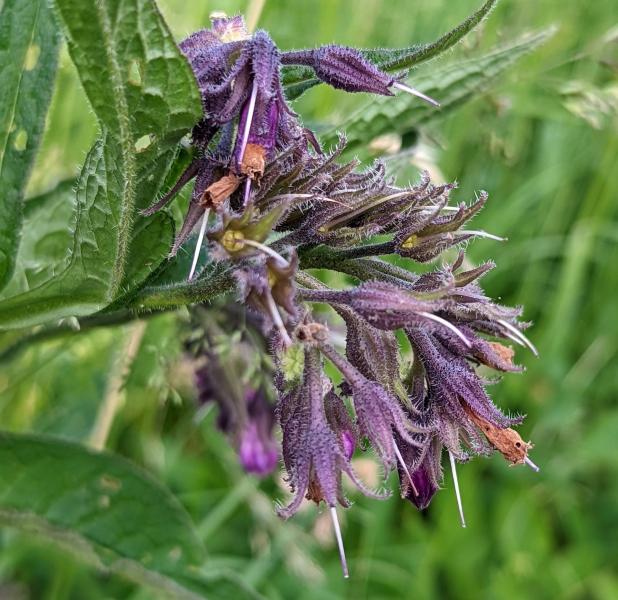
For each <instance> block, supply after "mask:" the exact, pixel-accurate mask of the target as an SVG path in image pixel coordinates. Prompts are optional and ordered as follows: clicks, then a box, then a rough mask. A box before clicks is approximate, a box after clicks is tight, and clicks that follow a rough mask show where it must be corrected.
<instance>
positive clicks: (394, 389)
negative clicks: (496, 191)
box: [147, 17, 534, 564]
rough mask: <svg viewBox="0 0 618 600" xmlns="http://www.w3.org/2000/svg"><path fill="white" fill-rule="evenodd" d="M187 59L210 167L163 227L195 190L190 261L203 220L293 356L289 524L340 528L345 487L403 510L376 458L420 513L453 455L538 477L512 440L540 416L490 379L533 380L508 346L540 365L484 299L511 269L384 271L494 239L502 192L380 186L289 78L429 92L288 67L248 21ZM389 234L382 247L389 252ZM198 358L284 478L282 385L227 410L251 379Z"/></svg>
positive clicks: (245, 458)
mask: <svg viewBox="0 0 618 600" xmlns="http://www.w3.org/2000/svg"><path fill="white" fill-rule="evenodd" d="M180 48H181V50H182V52H183V53H184V54H185V56H186V57H187V59H188V60H189V63H190V65H191V67H192V69H193V71H194V73H195V76H196V79H197V82H198V85H199V88H200V91H201V94H202V103H203V108H204V117H203V119H202V120H201V121H200V122H199V123H198V124H197V125H196V126H195V129H194V131H193V144H194V145H195V146H196V147H197V149H198V152H199V157H198V158H197V159H196V160H195V162H194V163H193V164H192V165H191V166H189V167H188V169H187V170H186V172H185V173H184V174H183V175H182V177H181V179H180V180H179V182H178V184H177V185H176V186H174V188H173V189H172V190H171V191H170V193H169V194H168V195H166V196H165V197H164V198H162V199H161V200H160V201H159V202H157V203H156V204H154V205H153V206H152V207H151V209H149V210H148V211H147V212H148V213H151V212H153V211H155V210H158V209H160V208H162V207H163V206H164V205H165V204H166V203H167V202H168V201H169V200H170V199H171V198H172V197H173V195H174V194H175V193H176V192H177V191H178V190H179V189H180V188H181V187H182V186H183V185H185V184H186V183H188V182H189V181H190V180H192V179H193V178H195V179H196V182H195V186H194V188H193V192H192V194H191V201H190V205H189V210H188V213H187V216H186V219H185V223H184V226H183V227H182V230H181V231H180V234H179V236H178V239H177V240H176V243H175V245H174V248H173V250H172V254H175V253H176V252H177V250H178V249H179V247H180V246H181V245H182V244H183V243H184V242H185V240H186V239H187V238H188V237H189V235H190V234H191V231H192V230H193V228H194V226H195V225H196V224H197V223H198V221H199V220H200V218H202V217H203V218H202V228H201V233H200V236H199V241H198V252H199V251H200V248H201V245H202V239H203V238H205V239H206V240H207V249H208V253H209V256H210V258H211V259H212V260H218V261H223V262H227V263H232V264H234V266H235V267H234V268H235V271H234V272H235V277H236V280H237V284H238V286H237V287H238V299H239V302H240V303H241V304H242V305H243V306H244V307H248V308H249V309H250V310H252V311H255V313H256V314H258V315H259V316H260V319H261V323H262V332H263V335H264V336H266V338H268V339H269V340H270V344H271V350H272V351H273V354H274V358H275V364H276V373H275V374H274V375H273V377H272V381H274V388H275V389H276V393H277V401H276V418H277V420H278V422H279V425H280V427H281V434H282V457H283V463H284V466H285V469H286V472H287V482H288V483H289V485H290V489H291V491H292V492H293V494H294V495H293V499H292V500H291V502H290V503H289V504H288V505H287V506H283V505H282V506H280V507H279V514H280V515H281V516H282V517H285V518H287V517H290V516H291V515H292V514H294V512H295V511H296V510H297V509H298V508H299V506H300V505H301V502H302V501H303V499H304V498H307V499H310V500H313V501H315V502H316V503H320V502H324V503H325V504H326V505H327V506H328V507H329V508H330V509H331V512H332V513H333V516H334V517H336V505H337V504H340V505H341V506H343V507H348V506H349V502H348V500H347V499H346V497H345V495H344V492H343V488H342V473H344V472H345V473H346V474H347V475H348V476H349V477H350V479H351V480H352V481H353V482H354V484H355V485H356V486H357V487H358V488H359V489H360V490H361V491H362V492H363V493H365V494H367V495H368V496H372V497H376V498H383V497H385V495H387V494H383V493H380V492H376V491H374V490H370V489H368V488H367V487H366V486H365V485H364V484H363V483H362V482H361V481H360V480H359V479H358V477H357V475H356V474H355V472H354V468H353V460H352V456H353V454H354V451H355V449H356V448H358V449H359V450H366V449H367V448H368V447H371V448H373V450H374V451H375V453H376V454H377V456H378V458H379V460H380V462H381V464H382V467H383V471H384V478H385V479H386V477H387V476H388V474H389V473H390V472H392V471H394V470H397V471H398V474H399V479H400V485H401V495H402V497H404V498H406V499H408V500H409V501H410V502H411V503H412V504H413V505H414V506H416V507H417V508H419V509H423V508H425V507H427V506H428V505H429V503H430V501H431V498H432V496H433V495H434V494H435V492H436V491H437V490H438V489H439V487H440V480H441V477H442V467H441V461H442V455H443V448H445V449H446V450H447V452H448V453H449V457H450V460H451V464H452V465H454V464H455V460H457V461H459V462H465V461H467V460H469V458H470V456H471V455H472V454H478V455H482V456H489V455H491V454H492V453H493V451H494V450H498V451H499V452H500V453H501V454H503V455H504V456H505V457H506V458H507V459H508V460H509V461H510V462H511V463H512V464H523V463H524V462H528V463H529V464H530V465H531V466H534V465H532V463H530V461H529V459H528V458H527V451H528V450H529V449H530V448H531V445H530V444H527V443H525V442H523V440H522V439H521V438H520V437H519V435H518V434H517V433H516V432H515V431H514V430H513V429H512V428H511V427H512V426H513V425H516V424H519V423H520V422H521V420H522V418H521V417H516V418H513V417H509V416H507V415H506V414H505V413H503V412H502V411H501V410H500V409H499V408H497V407H496V406H495V405H494V404H493V403H492V401H491V399H490V398H489V396H488V394H487V392H486V391H485V386H486V384H487V383H489V381H487V380H486V379H484V378H483V377H482V376H481V375H479V373H478V372H477V367H479V366H481V365H482V366H486V367H489V368H490V369H494V370H497V371H519V370H521V369H520V368H519V367H517V366H515V365H514V364H513V363H512V356H513V352H512V350H511V349H510V347H509V346H505V345H504V344H502V343H500V342H499V341H495V340H496V339H501V340H510V341H512V342H515V343H517V344H520V345H527V346H529V347H530V348H531V349H532V350H533V351H534V348H533V347H532V345H531V344H530V342H529V341H528V340H527V338H526V337H525V336H524V335H523V334H522V333H521V330H522V329H524V328H525V327H527V325H528V324H526V323H522V322H520V321H518V317H519V315H520V313H521V308H517V309H510V308H505V307H502V306H499V305H497V304H495V303H493V302H492V301H491V300H490V299H489V298H487V297H486V296H485V295H484V294H483V291H482V290H481V288H480V287H479V285H478V279H479V278H480V277H481V276H482V275H483V274H484V273H486V272H487V271H488V270H490V269H491V268H492V267H493V264H491V263H487V264H484V265H482V266H480V267H477V268H467V269H466V268H464V259H465V257H464V252H463V250H461V249H460V250H459V253H458V254H457V253H456V252H455V253H454V256H453V258H452V259H451V260H452V263H451V264H448V261H446V260H444V261H442V263H441V265H442V266H441V267H440V268H436V269H435V270H434V271H432V272H429V273H426V274H423V275H420V276H419V275H416V274H414V273H411V272H410V271H408V270H405V269H401V268H399V267H397V266H395V265H393V264H392V263H390V262H387V261H385V260H383V259H382V258H380V257H381V256H384V255H389V254H395V255H398V256H400V257H404V258H409V259H413V260H415V261H417V262H419V263H427V262H430V261H434V260H436V259H438V258H439V257H440V256H441V255H442V254H443V253H444V252H445V251H447V250H449V249H452V248H455V247H459V246H461V244H462V243H464V242H466V241H468V240H470V239H472V238H473V237H475V236H483V235H487V234H484V232H479V231H473V230H469V229H466V228H465V226H466V224H467V223H468V221H469V220H470V219H471V218H472V217H473V216H474V215H475V214H476V213H477V212H478V211H479V210H480V209H481V208H482V206H483V205H484V204H485V201H486V199H487V198H486V195H485V194H482V195H481V196H480V197H479V198H478V199H477V200H476V201H475V202H474V203H472V204H471V205H470V206H466V205H465V204H461V205H459V206H451V205H449V201H450V195H451V191H452V189H453V188H454V187H455V185H454V184H446V185H434V184H432V182H431V181H430V179H429V177H428V176H427V175H426V174H425V175H423V177H422V179H421V181H420V182H419V183H418V184H417V185H414V186H410V187H407V188H398V187H396V186H395V185H394V183H393V181H391V180H389V179H387V178H386V173H385V167H384V164H383V163H381V162H380V161H376V162H375V164H374V165H373V166H372V167H371V168H368V169H366V170H364V171H358V170H357V167H358V162H357V161H351V162H348V163H344V164H340V163H339V162H338V158H339V157H340V155H341V154H342V152H343V151H344V149H345V138H344V137H341V139H340V143H339V144H338V146H337V147H336V148H335V149H334V150H333V151H331V152H325V151H324V149H323V148H322V147H321V146H320V144H319V142H318V141H317V139H316V137H315V135H314V134H313V133H312V132H311V131H309V130H307V129H305V128H304V127H303V126H302V125H301V124H300V122H299V120H298V118H297V115H296V114H295V113H294V112H293V111H292V110H291V108H290V106H289V105H288V102H287V101H286V98H285V91H284V89H283V87H282V84H281V76H280V71H281V68H282V66H284V65H301V66H304V67H309V68H311V69H312V70H313V72H314V73H315V76H316V78H318V79H319V80H321V81H323V82H325V83H327V84H329V85H331V86H333V87H335V88H337V89H341V90H344V91H346V92H366V93H373V94H382V95H385V96H390V95H393V91H392V90H393V89H400V90H405V91H408V92H412V93H415V94H416V95H419V96H421V97H423V96H422V94H419V93H418V92H415V91H414V90H412V89H411V88H408V87H407V86H406V85H405V84H404V83H402V82H401V81H400V78H393V77H392V76H390V75H388V74H386V73H384V72H382V71H380V70H379V69H378V68H376V67H375V66H374V65H372V64H371V63H370V62H369V61H368V60H366V59H365V58H363V56H362V55H361V54H360V53H359V52H358V51H356V50H353V49H351V48H344V47H339V46H333V45H330V46H324V47H321V48H317V49H314V50H302V51H293V52H288V53H282V52H280V51H279V50H278V49H277V47H276V46H275V44H274V42H273V41H272V39H271V38H270V37H269V36H268V34H267V33H266V32H264V31H258V32H256V33H255V34H253V35H251V34H249V32H247V30H246V29H245V27H244V23H243V20H242V18H241V17H234V18H230V19H228V18H217V19H215V20H214V21H213V26H212V29H209V30H202V31H198V32H196V33H194V34H193V35H191V36H190V37H189V38H187V39H186V40H184V41H183V42H182V43H181V44H180ZM429 100H430V99H429ZM430 101H431V100H430ZM209 213H214V219H213V218H211V222H210V224H209V220H208V217H209ZM211 216H212V214H211ZM213 221H214V223H213ZM376 236H380V241H379V242H375V243H372V239H373V238H375V237H376ZM195 264H196V261H195V260H194V266H193V269H192V272H191V275H190V278H191V277H192V276H193V270H194V269H195ZM310 269H330V270H332V271H336V272H339V273H344V274H346V275H350V276H352V277H354V278H355V279H356V280H357V281H358V282H359V283H358V285H356V286H355V287H354V286H353V287H350V288H348V289H344V290H335V289H330V288H328V287H327V286H325V285H324V284H323V283H321V282H320V281H319V280H318V279H315V278H314V277H313V276H312V275H310V274H309V273H308V272H307V271H308V270H310ZM201 276H205V275H202V274H200V273H199V272H198V273H197V277H198V278H199V277H201ZM313 303H322V304H326V305H329V306H330V307H331V308H332V310H333V311H334V312H336V313H338V314H339V315H340V316H341V317H342V318H343V320H344V321H345V325H346V344H345V355H344V354H343V353H342V352H340V350H339V349H338V348H337V347H336V345H334V344H333V340H332V339H331V335H330V333H329V329H328V327H327V326H326V325H325V324H323V323H317V322H315V321H314V320H313V318H312V316H311V311H310V308H309V307H310V305H311V304H313ZM398 330H399V331H402V332H403V334H404V335H405V336H406V337H407V339H408V341H409V344H410V347H411V352H410V353H409V355H408V356H403V355H402V352H401V350H400V348H399V344H398V341H397V337H396V336H395V332H396V331H398ZM488 338H494V341H490V340H489V339H488ZM200 353H201V354H200ZM198 355H200V356H202V357H204V356H206V357H207V358H208V360H207V364H206V366H202V367H201V370H200V371H198V374H199V376H200V378H201V379H200V381H199V387H200V390H201V394H202V396H203V398H204V400H213V399H214V400H215V401H217V403H218V404H219V405H220V407H221V413H220V423H221V419H223V421H224V422H227V423H228V425H227V427H228V428H227V429H226V428H225V423H223V424H222V427H223V428H224V430H226V431H228V432H229V431H231V430H232V429H233V430H234V432H235V433H234V435H233V436H232V437H233V438H234V442H235V443H236V445H237V447H238V449H239V453H240V459H241V462H242V463H243V465H244V466H245V468H246V469H247V470H248V471H249V472H253V473H257V474H265V473H268V472H270V471H272V469H273V468H274V467H275V465H276V463H277V460H278V452H277V450H276V445H275V438H274V433H273V425H274V418H275V417H274V415H275V409H274V407H273V406H272V405H271V404H269V403H268V401H267V400H266V393H265V392H264V389H265V387H267V386H266V383H265V382H264V381H262V382H261V383H260V385H259V387H255V388H254V390H252V389H244V390H243V391H242V393H241V394H240V395H238V394H236V397H235V398H233V399H231V400H230V398H227V399H226V398H225V395H226V393H227V392H226V389H228V388H229V387H230V383H234V381H233V380H234V379H236V378H240V380H242V375H238V374H237V373H235V374H232V375H230V374H229V373H227V374H226V373H225V372H224V371H225V369H223V368H222V361H223V359H222V358H221V357H220V356H217V354H216V352H214V350H213V349H212V346H210V347H209V349H208V350H207V351H204V350H203V348H202V350H201V351H200V352H198ZM325 361H327V362H328V363H330V364H331V365H332V366H334V367H335V368H336V370H337V371H339V373H340V374H341V377H342V383H341V384H339V385H338V386H336V385H335V384H334V383H333V381H332V380H331V379H330V378H329V377H328V376H327V375H326V372H325ZM235 383H238V381H236V382H235ZM255 390H258V391H255ZM229 395H230V394H229V393H228V396H229ZM230 406H232V407H235V411H236V415H235V421H234V422H235V423H236V425H235V426H234V427H233V428H231V426H230V425H229V423H230V422H231V420H230V415H229V414H228V413H229V412H230ZM239 407H240V408H239ZM350 411H351V412H350ZM238 415H241V416H240V417H239V416H238ZM462 521H463V513H462ZM335 524H336V527H337V533H338V539H340V535H339V529H338V522H337V521H336V522H335ZM340 549H341V552H342V558H343V549H342V547H341V545H340ZM344 564H345V562H344Z"/></svg>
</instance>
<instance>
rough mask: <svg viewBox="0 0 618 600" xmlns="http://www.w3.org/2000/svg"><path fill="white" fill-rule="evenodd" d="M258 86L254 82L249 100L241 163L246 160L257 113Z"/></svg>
mask: <svg viewBox="0 0 618 600" xmlns="http://www.w3.org/2000/svg"><path fill="white" fill-rule="evenodd" d="M257 93H258V86H257V82H256V81H255V79H254V80H253V88H252V90H251V98H250V99H249V110H248V111H247V123H246V124H245V130H244V131H243V134H242V144H241V145H240V162H242V161H243V158H245V150H246V149H247V142H248V140H249V130H250V129H251V122H252V121H253V113H254V112H255V101H256V100H257Z"/></svg>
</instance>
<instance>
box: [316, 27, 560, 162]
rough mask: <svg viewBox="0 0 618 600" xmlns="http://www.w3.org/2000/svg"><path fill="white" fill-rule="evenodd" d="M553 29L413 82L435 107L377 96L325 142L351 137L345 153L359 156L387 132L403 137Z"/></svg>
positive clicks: (466, 96) (479, 87)
mask: <svg viewBox="0 0 618 600" xmlns="http://www.w3.org/2000/svg"><path fill="white" fill-rule="evenodd" d="M554 31H555V29H554V28H549V29H544V30H541V31H537V32H535V33H527V34H524V35H522V36H521V37H519V38H518V39H517V40H515V41H514V42H510V43H509V44H506V45H503V46H499V47H498V48H496V49H495V50H493V51H492V52H491V53H489V54H486V55H485V56H481V57H480V58H474V59H471V60H465V61H461V62H456V63H452V64H450V65H448V66H446V67H444V68H442V69H440V70H439V71H436V72H434V73H432V74H430V75H422V76H417V77H414V78H411V79H410V80H409V83H410V85H412V86H413V87H414V88H416V89H419V90H422V92H423V93H425V94H428V95H429V96H431V97H432V98H436V99H437V100H438V101H439V102H440V106H439V107H437V106H434V105H433V104H429V103H428V102H422V101H419V99H418V98H416V97H415V96H412V95H410V94H399V95H398V96H397V97H396V98H381V97H379V98H376V99H374V100H372V101H371V102H369V103H368V104H366V105H365V106H363V107H362V108H361V109H360V110H358V111H357V112H356V113H355V114H353V115H351V116H350V117H349V118H348V119H346V120H345V121H344V122H343V123H340V124H339V125H337V127H332V128H331V129H329V130H326V131H324V132H323V133H322V134H321V136H320V138H321V139H322V140H323V141H324V142H325V143H326V144H329V143H335V142H336V140H337V131H344V132H345V133H346V135H347V138H348V145H347V147H346V152H350V151H352V152H357V153H360V155H361V158H364V157H363V156H362V152H360V148H359V147H360V146H362V145H365V144H367V143H368V142H370V141H371V140H373V139H375V138H376V137H378V136H380V135H383V134H385V133H391V132H397V133H400V134H404V133H407V132H410V131H413V130H414V129H415V128H416V127H418V126H419V125H422V124H424V123H426V122H427V121H429V120H431V119H434V118H437V117H442V116H444V115H446V114H448V113H449V112H451V111H453V110H455V109H456V108H458V107H459V106H461V105H462V104H464V103H465V102H468V101H469V100H470V99H472V98H473V97H475V96H477V95H478V94H481V93H483V92H484V91H486V90H487V88H488V87H489V86H490V84H491V83H492V82H493V81H494V80H495V79H496V78H497V77H498V76H499V75H500V74H501V73H502V72H504V71H505V70H506V69H508V68H509V67H510V66H511V65H512V64H513V63H515V62H516V61H517V60H519V59H520V58H521V57H523V56H525V55H526V54H528V53H529V52H532V51H533V50H534V49H536V48H538V47H539V46H540V45H542V44H544V43H545V42H546V41H547V40H548V39H549V38H550V37H551V36H552V35H553V33H554Z"/></svg>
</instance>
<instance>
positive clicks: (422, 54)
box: [281, 0, 498, 101]
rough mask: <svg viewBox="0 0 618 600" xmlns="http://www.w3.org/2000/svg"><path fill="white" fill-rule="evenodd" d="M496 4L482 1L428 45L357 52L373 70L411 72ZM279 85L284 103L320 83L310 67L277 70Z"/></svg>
mask: <svg viewBox="0 0 618 600" xmlns="http://www.w3.org/2000/svg"><path fill="white" fill-rule="evenodd" d="M497 3H498V0H486V2H485V3H484V4H483V5H482V6H481V7H480V8H479V9H478V10H477V11H476V12H475V13H474V14H472V15H471V16H469V17H468V18H467V19H466V20H465V21H464V22H463V23H461V24H460V25H458V26H457V27H455V29H452V30H451V31H449V32H448V33H446V34H444V35H443V36H442V37H441V38H440V39H439V40H437V41H435V42H433V43H432V44H419V45H414V46H409V47H408V48H398V49H389V48H378V49H375V50H361V51H360V53H361V54H362V55H363V56H364V57H365V58H366V59H367V60H369V61H370V62H372V63H373V64H374V65H375V66H376V67H378V68H379V69H382V70H383V71H386V72H387V73H391V72H396V71H403V70H404V69H411V68H412V67H416V66H418V65H420V64H422V63H424V62H427V61H428V60H431V59H432V58H437V57H438V56H440V55H441V54H443V53H444V52H446V51H447V50H449V49H450V48H452V47H453V46H454V45H455V44H456V43H457V42H459V41H461V40H462V39H463V38H464V37H466V36H467V35H468V34H469V33H470V32H471V31H472V30H473V29H474V28H475V27H476V26H477V25H478V24H479V23H480V22H481V21H482V20H483V19H484V18H485V17H486V16H487V15H488V14H489V13H490V11H491V9H492V8H493V7H494V6H495V5H496V4H497ZM281 83H282V84H283V88H284V90H285V96H286V98H287V99H288V100H290V101H292V100H296V99H297V98H300V97H301V96H302V95H303V94H304V93H305V92H306V91H307V90H308V89H310V88H312V87H314V86H316V85H318V84H320V83H322V82H321V81H320V80H319V79H318V78H317V77H316V76H315V73H314V72H313V69H312V68H311V67H297V66H286V67H283V69H281Z"/></svg>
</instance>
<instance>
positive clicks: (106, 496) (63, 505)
mask: <svg viewBox="0 0 618 600" xmlns="http://www.w3.org/2000/svg"><path fill="white" fill-rule="evenodd" d="M0 464H2V470H1V472H0V523H1V524H2V525H4V526H9V527H15V528H17V529H20V530H22V531H25V532H29V533H35V534H37V535H39V536H41V537H42V538H44V539H45V540H47V541H50V542H52V543H54V544H56V545H58V546H60V547H61V548H63V549H65V550H68V551H70V552H72V553H74V554H75V555H76V556H77V558H79V559H80V560H82V561H84V562H87V563H89V564H91V565H93V566H95V567H97V568H99V569H101V570H103V571H107V572H110V571H111V572H115V573H118V574H120V575H122V576H124V577H126V578H128V579H130V580H132V581H134V582H136V583H138V584H141V585H144V586H147V587H149V588H151V589H152V590H153V591H156V592H158V593H163V594H165V595H167V596H169V597H172V598H180V599H182V600H185V599H186V600H197V599H199V598H204V597H208V598H213V599H214V598H225V597H230V598H234V597H236V598H252V597H257V594H255V592H253V591H252V590H251V589H250V588H248V587H247V586H246V585H244V584H243V582H242V580H241V579H240V578H239V577H238V576H236V577H233V576H229V575H226V574H224V573H223V574H220V576H219V577H217V578H207V577H206V576H205V575H202V572H203V563H204V560H205V550H204V548H203V547H202V545H201V543H200V541H199V539H198V538H197V535H196V532H195V528H194V526H193V524H192V522H191V520H190V518H189V516H188V515H187V513H186V512H185V510H184V509H183V507H182V506H181V505H180V503H179V502H178V501H177V500H176V498H174V496H172V494H171V493H170V492H169V491H168V490H167V489H166V488H164V487H163V486H161V485H160V484H159V483H158V482H157V481H155V480H154V479H153V478H152V477H151V476H150V475H148V474H147V473H145V472H144V471H142V470H141V469H138V468H137V467H136V466H134V465H132V464H131V463H129V462H128V461H126V460H124V459H122V458H120V457H118V456H114V455H112V454H107V453H98V452H94V451H92V450H89V449H86V448H85V447H83V446H80V445H79V444H75V443H72V442H68V441H64V440H60V439H57V438H53V437H50V436H35V435H17V434H9V433H2V434H0Z"/></svg>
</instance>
